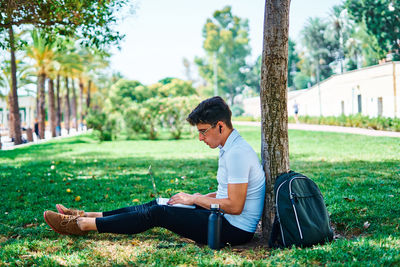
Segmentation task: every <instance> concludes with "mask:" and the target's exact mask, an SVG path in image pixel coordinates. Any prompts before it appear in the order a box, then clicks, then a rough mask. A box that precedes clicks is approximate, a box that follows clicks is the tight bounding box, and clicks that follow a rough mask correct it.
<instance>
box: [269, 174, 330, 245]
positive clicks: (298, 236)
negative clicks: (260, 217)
mask: <svg viewBox="0 0 400 267" xmlns="http://www.w3.org/2000/svg"><path fill="white" fill-rule="evenodd" d="M274 193H275V220H274V223H273V226H272V232H271V237H270V239H269V246H270V247H291V246H292V245H296V246H304V247H307V246H312V245H315V244H323V243H325V242H327V241H331V240H332V239H333V231H332V229H331V227H330V221H329V214H328V211H327V210H326V206H325V203H324V199H323V197H322V194H321V191H320V190H319V188H318V186H317V185H316V184H315V183H314V182H313V181H312V180H311V179H310V178H308V177H306V176H304V175H302V174H300V173H296V172H293V171H290V172H289V173H284V174H281V175H279V176H278V177H277V178H276V182H275V186H274Z"/></svg>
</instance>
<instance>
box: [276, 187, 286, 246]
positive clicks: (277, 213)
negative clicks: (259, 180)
mask: <svg viewBox="0 0 400 267" xmlns="http://www.w3.org/2000/svg"><path fill="white" fill-rule="evenodd" d="M286 182H287V180H285V181H284V182H283V183H281V184H280V185H279V186H278V189H276V196H275V203H276V216H278V222H279V227H280V228H281V236H282V242H283V245H284V246H285V247H286V242H285V237H284V235H283V229H282V224H281V219H280V217H279V209H278V196H279V190H280V189H281V186H282V185H283V184H284V183H286Z"/></svg>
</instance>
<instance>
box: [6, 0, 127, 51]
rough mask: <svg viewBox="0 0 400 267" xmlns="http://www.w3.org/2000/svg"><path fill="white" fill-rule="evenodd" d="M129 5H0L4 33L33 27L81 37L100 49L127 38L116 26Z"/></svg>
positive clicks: (90, 1) (120, 1)
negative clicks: (14, 28) (120, 12)
mask: <svg viewBox="0 0 400 267" xmlns="http://www.w3.org/2000/svg"><path fill="white" fill-rule="evenodd" d="M126 4H127V1H126V0H112V1H96V0H87V1H67V2H59V1H14V2H12V4H11V3H8V4H5V3H3V4H2V5H0V14H1V15H0V33H2V32H3V31H6V30H7V29H8V28H9V27H11V26H21V25H26V24H30V25H35V26H36V27H38V28H41V29H44V30H46V31H47V32H53V33H55V34H57V35H66V36H79V37H80V38H82V39H81V42H82V43H86V44H91V45H95V46H96V47H100V46H103V45H107V44H118V42H119V41H120V40H121V39H122V38H123V36H121V35H120V34H119V33H118V32H116V31H114V29H113V27H112V26H113V24H114V23H115V22H117V17H116V14H117V13H118V11H120V10H121V9H122V8H123V7H124V6H125V5H126ZM32 14H35V16H33V15H32ZM8 42H9V40H3V41H2V42H0V47H3V48H5V47H8V46H9V44H8Z"/></svg>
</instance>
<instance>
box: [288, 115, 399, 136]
mask: <svg viewBox="0 0 400 267" xmlns="http://www.w3.org/2000/svg"><path fill="white" fill-rule="evenodd" d="M294 122H295V119H294V118H293V117H289V123H294ZM299 122H301V123H307V124H323V125H336V126H345V127H358V128H367V129H374V130H385V131H396V132H400V119H398V118H386V117H373V118H370V117H369V116H364V115H361V114H354V115H348V116H345V115H340V116H338V117H335V116H326V117H317V116H308V115H306V116H299Z"/></svg>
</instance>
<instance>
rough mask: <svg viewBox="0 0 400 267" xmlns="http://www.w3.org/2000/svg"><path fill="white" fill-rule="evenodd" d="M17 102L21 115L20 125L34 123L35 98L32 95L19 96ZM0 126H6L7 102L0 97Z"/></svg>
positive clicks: (31, 125)
mask: <svg viewBox="0 0 400 267" xmlns="http://www.w3.org/2000/svg"><path fill="white" fill-rule="evenodd" d="M18 104H19V110H20V116H21V125H22V126H23V127H31V128H32V127H33V123H34V110H35V106H36V99H35V97H33V96H19V97H18ZM0 108H1V109H2V110H1V111H0V113H1V114H0V126H1V127H2V128H7V127H8V114H9V112H10V111H9V110H8V109H7V104H6V102H5V101H4V100H2V99H0Z"/></svg>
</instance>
